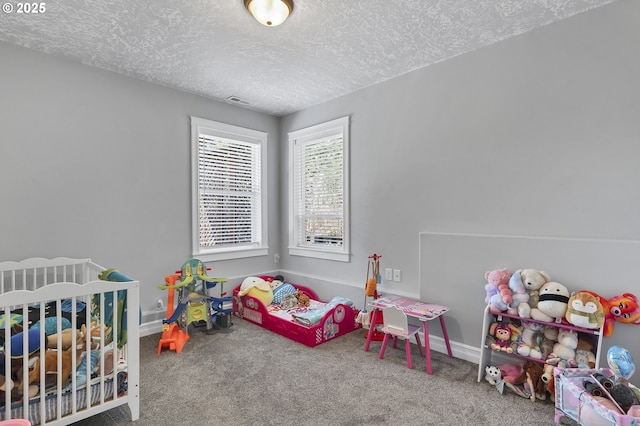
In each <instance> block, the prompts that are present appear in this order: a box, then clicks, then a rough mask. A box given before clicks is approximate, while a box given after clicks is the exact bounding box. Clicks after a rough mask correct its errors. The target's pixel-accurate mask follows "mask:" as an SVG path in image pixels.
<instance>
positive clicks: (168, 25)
mask: <svg viewBox="0 0 640 426" xmlns="http://www.w3.org/2000/svg"><path fill="white" fill-rule="evenodd" d="M612 1H615V0H295V7H294V11H293V13H292V15H291V16H290V17H289V19H288V20H287V21H286V22H285V23H284V24H282V25H281V26H279V27H273V28H270V27H265V26H263V25H261V24H259V23H258V22H257V21H255V20H254V19H253V18H252V17H251V16H250V15H249V14H248V12H247V11H246V10H245V8H244V5H243V1H242V0H55V1H52V0H49V1H46V2H45V3H44V5H45V8H46V10H45V11H44V13H39V14H18V13H17V12H16V8H17V6H18V2H16V1H14V0H8V2H6V1H5V2H3V3H4V5H5V6H4V7H7V6H6V5H7V4H10V5H12V6H13V9H14V10H13V11H12V12H11V13H7V12H6V11H5V12H0V40H1V41H5V42H8V43H12V44H16V45H19V46H24V47H28V48H32V49H35V50H38V51H42V52H46V53H49V54H52V55H56V56H62V57H66V58H69V59H72V60H76V61H79V62H82V63H84V64H87V65H91V66H95V67H99V68H104V69H107V70H111V71H115V72H118V73H121V74H125V75H128V76H131V77H135V78H139V79H142V80H147V81H151V82H154V83H158V84H162V85H165V86H169V87H174V88H177V89H180V90H184V91H187V92H192V93H197V94H200V95H202V96H206V97H210V98H214V99H218V100H222V101H225V102H230V101H228V100H227V98H229V97H231V96H235V97H238V98H240V99H242V100H244V101H247V102H248V103H249V104H248V105H244V106H245V107H246V108H250V109H254V110H257V111H263V112H267V113H270V114H273V115H278V116H280V115H285V114H288V113H291V112H294V111H298V110H301V109H304V108H307V107H309V106H312V105H316V104H319V103H321V102H324V101H327V100H330V99H334V98H336V97H339V96H342V95H345V94H347V93H351V92H354V91H356V90H359V89H362V88H364V87H367V86H371V85H373V84H376V83H379V82H382V81H384V80H387V79H390V78H393V77H396V76H398V75H401V74H404V73H407V72H409V71H412V70H415V69H418V68H422V67H424V66H428V65H430V64H433V63H436V62H439V61H443V60H445V59H447V58H451V57H453V56H456V55H460V54H462V53H465V52H469V51H472V50H475V49H478V48H481V47H483V46H487V45H489V44H492V43H495V42H497V41H500V40H504V39H506V38H509V37H512V36H514V35H518V34H522V33H524V32H526V31H529V30H532V29H534V28H536V27H539V26H542V25H546V24H549V23H552V22H555V21H558V20H561V19H564V18H568V17H570V16H572V15H575V14H577V13H580V12H583V11H586V10H589V9H592V8H594V7H598V6H602V5H604V4H607V3H611V2H612Z"/></svg>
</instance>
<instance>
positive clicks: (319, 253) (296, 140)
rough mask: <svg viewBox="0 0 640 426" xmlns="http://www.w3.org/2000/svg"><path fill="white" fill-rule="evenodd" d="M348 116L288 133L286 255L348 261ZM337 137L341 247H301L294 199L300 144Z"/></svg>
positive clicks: (297, 204) (299, 183) (349, 252)
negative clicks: (287, 236) (340, 145)
mask: <svg viewBox="0 0 640 426" xmlns="http://www.w3.org/2000/svg"><path fill="white" fill-rule="evenodd" d="M349 127H350V117H349V116H346V117H341V118H337V119H335V120H331V121H327V122H325V123H321V124H317V125H314V126H310V127H306V128H303V129H300V130H295V131H292V132H289V134H288V135H289V176H290V179H289V247H288V249H289V254H290V255H292V256H304V257H313V258H318V259H326V260H334V261H340V262H349V261H350V258H351V237H350V229H351V227H350V196H349V188H350V185H349V183H350V179H349V170H350V160H349V151H350V150H349V145H350V141H349V140H350V136H349ZM336 135H341V136H342V173H343V175H342V180H343V182H342V183H343V186H342V197H343V199H342V220H343V235H342V246H331V245H317V246H313V245H312V246H309V245H304V246H303V245H300V244H299V241H300V240H301V236H300V235H298V234H299V230H300V229H301V227H300V226H299V223H298V222H299V221H298V218H297V217H298V215H297V212H298V211H299V203H298V200H297V197H296V194H297V193H298V189H299V187H300V186H301V182H299V179H298V176H296V172H295V171H296V170H297V164H298V161H299V159H298V150H299V149H300V148H299V147H300V146H301V144H305V143H309V142H316V141H318V140H323V139H324V140H326V139H329V138H332V137H335V136H336Z"/></svg>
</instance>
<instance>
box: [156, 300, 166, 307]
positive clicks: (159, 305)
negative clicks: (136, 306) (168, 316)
mask: <svg viewBox="0 0 640 426" xmlns="http://www.w3.org/2000/svg"><path fill="white" fill-rule="evenodd" d="M156 306H157V307H158V309H164V302H163V301H162V299H158V302H156Z"/></svg>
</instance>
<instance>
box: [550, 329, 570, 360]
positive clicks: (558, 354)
mask: <svg viewBox="0 0 640 426" xmlns="http://www.w3.org/2000/svg"><path fill="white" fill-rule="evenodd" d="M577 347H578V333H576V332H575V331H573V330H567V329H565V328H561V329H560V330H558V342H557V343H556V344H555V345H553V353H552V354H551V355H549V359H548V360H547V362H548V363H549V364H553V365H557V366H559V367H570V366H575V362H576V361H575V357H576V348H577Z"/></svg>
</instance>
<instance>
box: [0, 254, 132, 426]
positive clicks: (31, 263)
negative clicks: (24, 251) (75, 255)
mask: <svg viewBox="0 0 640 426" xmlns="http://www.w3.org/2000/svg"><path fill="white" fill-rule="evenodd" d="M109 272H110V271H105V269H104V268H102V267H101V266H99V265H97V264H95V263H93V262H92V261H91V260H90V259H70V258H62V257H59V258H55V259H43V258H31V259H26V260H23V261H20V262H13V261H10V262H0V316H1V320H0V338H1V339H2V340H3V342H2V344H1V346H2V352H0V366H1V367H2V368H1V369H0V375H1V374H3V373H4V377H2V378H3V379H4V384H3V385H0V420H6V419H17V418H24V419H28V420H29V421H30V422H31V423H32V424H33V425H67V424H70V423H74V422H77V421H79V420H82V419H85V418H87V417H90V416H93V415H95V414H97V413H100V412H103V411H106V410H110V409H112V408H115V407H118V406H121V405H124V404H128V405H129V409H130V411H131V419H132V420H133V421H135V420H137V419H138V417H139V414H140V413H139V412H140V410H139V402H140V401H139V371H140V368H139V367H140V356H139V317H138V309H139V307H138V306H139V297H140V296H139V288H140V283H139V282H138V281H120V282H112V281H105V280H101V279H99V277H98V276H99V274H103V275H104V274H105V273H109ZM103 278H104V276H103ZM92 321H93V327H92V326H91V325H92ZM82 324H85V327H86V329H90V330H93V333H90V332H86V333H84V334H83V333H82V332H81V330H82V326H81V325H82ZM21 327H22V331H20V328H21ZM69 344H70V345H71V346H68V345H69ZM67 347H68V349H67ZM89 347H91V348H92V349H91V351H87V350H86V348H89ZM54 348H62V349H61V350H58V349H54ZM83 348H84V349H83ZM24 354H28V356H23V355H24ZM12 355H13V356H12ZM36 359H37V360H38V362H36ZM45 359H46V361H44V360H45ZM40 361H42V362H40ZM34 364H35V365H34ZM38 364H39V366H38ZM87 367H88V368H87ZM50 370H56V371H69V370H70V371H71V373H70V375H69V376H68V377H69V378H68V379H66V378H64V377H62V376H63V375H64V374H57V373H51V372H50ZM87 370H89V371H88V374H87ZM0 381H1V380H0Z"/></svg>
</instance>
